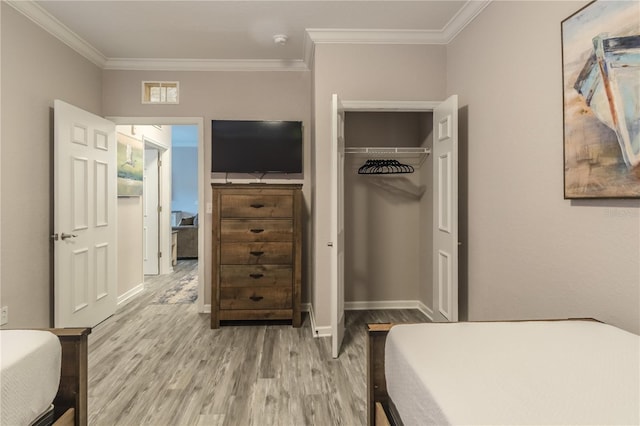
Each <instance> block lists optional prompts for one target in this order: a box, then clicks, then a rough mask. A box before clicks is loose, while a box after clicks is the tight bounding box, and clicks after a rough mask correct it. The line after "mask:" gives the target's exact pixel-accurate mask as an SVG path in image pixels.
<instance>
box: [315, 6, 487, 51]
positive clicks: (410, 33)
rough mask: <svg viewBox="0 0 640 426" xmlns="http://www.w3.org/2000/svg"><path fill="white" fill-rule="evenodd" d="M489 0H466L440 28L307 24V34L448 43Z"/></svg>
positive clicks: (328, 39)
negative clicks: (315, 25) (327, 26)
mask: <svg viewBox="0 0 640 426" xmlns="http://www.w3.org/2000/svg"><path fill="white" fill-rule="evenodd" d="M491 1H492V0H469V1H467V2H466V3H465V4H464V6H463V7H462V8H460V10H459V11H458V13H456V14H455V16H454V17H453V18H451V20H449V22H447V23H446V25H445V26H444V28H443V29H441V30H365V29H327V28H307V30H306V32H307V37H308V38H309V39H310V40H311V45H314V44H323V43H329V44H448V43H449V42H451V41H452V40H453V39H454V38H455V37H456V36H457V35H458V34H459V33H460V32H461V31H462V30H463V29H464V28H465V27H466V26H467V25H469V23H471V21H473V20H474V19H475V17H476V16H478V15H479V14H480V12H482V11H483V10H484V9H485V8H486V7H487V6H488V5H489V3H491ZM312 51H313V46H311V47H310V48H309V49H307V43H305V61H306V62H307V63H309V60H308V56H310V55H311V52H312Z"/></svg>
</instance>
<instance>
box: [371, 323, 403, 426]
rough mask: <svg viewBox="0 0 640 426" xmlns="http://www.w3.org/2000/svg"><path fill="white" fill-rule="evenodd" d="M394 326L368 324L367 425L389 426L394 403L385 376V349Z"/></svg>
mask: <svg viewBox="0 0 640 426" xmlns="http://www.w3.org/2000/svg"><path fill="white" fill-rule="evenodd" d="M391 327H393V324H367V332H368V336H369V338H368V339H367V425H368V426H388V425H391V424H396V423H395V422H394V423H391V421H390V420H389V418H391V419H393V417H394V416H393V415H392V412H393V411H394V407H393V403H392V402H391V399H390V398H389V394H388V393H387V380H386V379H385V376H384V347H385V344H386V342H387V334H389V330H391Z"/></svg>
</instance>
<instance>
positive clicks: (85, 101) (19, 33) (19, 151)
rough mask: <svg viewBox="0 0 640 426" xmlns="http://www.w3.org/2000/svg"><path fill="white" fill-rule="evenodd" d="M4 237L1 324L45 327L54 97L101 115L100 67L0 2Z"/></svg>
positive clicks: (47, 298) (49, 290) (50, 221)
mask: <svg viewBox="0 0 640 426" xmlns="http://www.w3.org/2000/svg"><path fill="white" fill-rule="evenodd" d="M0 7H1V8H2V25H1V38H2V58H1V61H2V83H1V84H2V135H1V137H2V159H1V160H0V161H1V163H2V166H1V168H0V169H1V173H2V178H1V180H0V181H1V183H2V188H1V190H0V194H1V195H0V196H1V198H2V212H1V214H2V216H1V219H0V220H1V227H2V231H1V234H2V241H1V243H0V245H1V250H0V253H1V255H0V261H1V263H2V270H1V274H2V275H1V277H0V279H1V290H0V297H1V299H2V301H1V303H2V305H3V306H8V307H9V324H7V326H6V327H8V328H15V327H47V326H49V325H50V318H51V312H50V305H49V304H50V295H51V289H50V272H51V268H52V263H51V256H52V252H51V245H50V239H49V235H50V234H51V233H52V218H51V213H50V212H51V205H52V204H51V203H52V199H51V194H52V183H51V179H52V172H51V159H52V142H51V141H52V121H51V118H52V110H51V108H52V107H53V101H54V99H62V100H64V101H65V102H69V103H71V104H74V105H77V106H79V107H80V108H83V109H85V110H88V111H90V112H93V113H95V114H99V115H101V113H102V108H101V105H102V71H101V70H100V69H99V68H97V67H96V66H94V65H93V64H92V63H90V62H89V61H87V60H86V59H84V58H83V57H81V56H80V55H78V54H76V53H75V52H74V51H73V50H71V49H70V48H68V47H67V46H65V45H63V44H62V43H61V42H59V41H58V40H57V39H54V38H53V37H51V35H49V34H48V33H47V32H45V31H44V30H42V29H40V28H39V27H37V26H36V25H35V24H33V23H32V22H31V21H29V20H28V19H27V18H25V17H24V16H22V15H21V14H20V13H18V12H16V11H15V10H14V9H13V8H11V7H10V6H8V5H7V4H6V3H4V2H2V4H1V6H0Z"/></svg>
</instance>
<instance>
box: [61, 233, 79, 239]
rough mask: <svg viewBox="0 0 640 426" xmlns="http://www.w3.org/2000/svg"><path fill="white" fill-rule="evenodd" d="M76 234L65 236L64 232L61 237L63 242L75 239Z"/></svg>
mask: <svg viewBox="0 0 640 426" xmlns="http://www.w3.org/2000/svg"><path fill="white" fill-rule="evenodd" d="M75 237H77V235H76V234H65V233H64V232H63V233H62V234H61V235H60V239H61V240H66V239H67V238H75Z"/></svg>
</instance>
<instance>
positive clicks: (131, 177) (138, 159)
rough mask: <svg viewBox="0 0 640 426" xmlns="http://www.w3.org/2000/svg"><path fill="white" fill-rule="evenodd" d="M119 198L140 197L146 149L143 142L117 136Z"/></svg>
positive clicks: (120, 135) (119, 134) (123, 135)
mask: <svg viewBox="0 0 640 426" xmlns="http://www.w3.org/2000/svg"><path fill="white" fill-rule="evenodd" d="M117 141H118V152H117V165H118V167H117V171H118V197H139V196H141V195H142V191H143V174H144V159H143V154H144V147H143V144H142V141H141V140H138V139H136V138H133V137H131V136H128V135H125V134H123V133H118V134H117Z"/></svg>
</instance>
